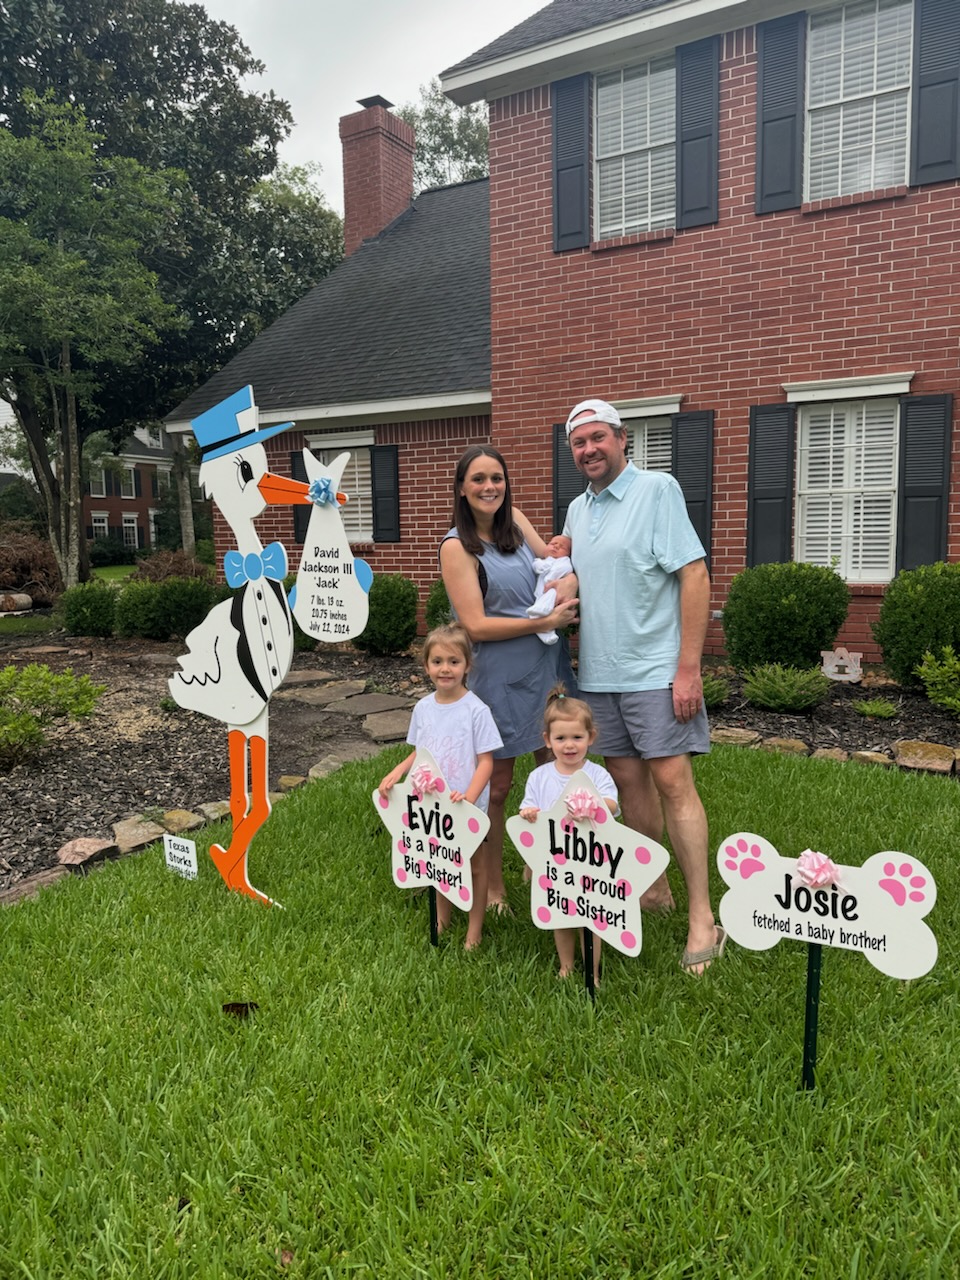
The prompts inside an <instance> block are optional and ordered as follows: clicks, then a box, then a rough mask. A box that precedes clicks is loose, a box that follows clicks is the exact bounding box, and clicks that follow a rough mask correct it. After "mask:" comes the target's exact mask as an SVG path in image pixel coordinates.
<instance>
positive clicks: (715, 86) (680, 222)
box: [677, 36, 720, 229]
mask: <svg viewBox="0 0 960 1280" xmlns="http://www.w3.org/2000/svg"><path fill="white" fill-rule="evenodd" d="M719 148H720V37H719V36H711V37H710V38H709V39H708V40H698V41H697V42H696V44H686V45H682V46H681V47H680V48H679V49H678V50H677V227H678V229H682V228H684V227H703V226H706V225H708V224H709V223H711V222H716V220H717V217H718V178H717V174H718V152H719Z"/></svg>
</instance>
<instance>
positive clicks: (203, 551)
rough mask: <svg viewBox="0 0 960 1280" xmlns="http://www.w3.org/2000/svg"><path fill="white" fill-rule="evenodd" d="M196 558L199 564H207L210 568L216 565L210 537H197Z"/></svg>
mask: <svg viewBox="0 0 960 1280" xmlns="http://www.w3.org/2000/svg"><path fill="white" fill-rule="evenodd" d="M197 559H198V560H199V561H200V563H201V564H208V565H210V566H211V568H212V567H214V566H215V565H216V563H217V558H216V555H215V554H214V550H213V539H212V538H198V539H197Z"/></svg>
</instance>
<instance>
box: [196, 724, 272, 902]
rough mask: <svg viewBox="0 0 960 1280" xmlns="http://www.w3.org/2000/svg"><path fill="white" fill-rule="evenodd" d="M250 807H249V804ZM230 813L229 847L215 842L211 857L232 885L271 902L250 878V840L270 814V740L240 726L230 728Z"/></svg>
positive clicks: (211, 848)
mask: <svg viewBox="0 0 960 1280" xmlns="http://www.w3.org/2000/svg"><path fill="white" fill-rule="evenodd" d="M248 745H249V750H250V789H249V791H248V789H247V747H248ZM248 806H249V807H248ZM230 815H231V817H232V818H233V834H232V836H231V839H230V846H229V848H227V849H224V848H222V847H221V846H220V845H216V844H215V845H211V847H210V857H211V858H212V859H213V863H214V866H215V867H216V868H217V870H218V871H219V872H220V874H221V876H222V877H223V879H224V880H225V882H226V884H227V885H228V887H229V888H231V889H235V890H236V891H237V892H238V893H244V894H246V895H247V896H248V897H251V898H256V899H257V900H258V901H259V902H264V903H268V904H270V903H271V899H270V898H268V897H267V896H266V894H263V893H261V892H260V891H259V890H258V889H254V888H253V886H252V885H251V884H250V881H249V879H248V878H247V850H248V849H249V848H250V841H251V840H252V839H253V837H254V836H255V835H256V834H257V832H258V831H259V830H260V828H261V827H262V826H263V824H264V823H265V822H266V820H267V818H268V817H269V816H270V797H269V794H268V792H267V740H266V738H262V737H259V736H256V737H252V738H249V739H248V738H247V736H246V734H245V733H243V732H242V730H240V729H232V730H231V731H230Z"/></svg>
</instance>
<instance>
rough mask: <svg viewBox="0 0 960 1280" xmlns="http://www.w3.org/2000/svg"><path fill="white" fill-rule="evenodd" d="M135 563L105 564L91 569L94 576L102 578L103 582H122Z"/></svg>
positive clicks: (131, 571) (133, 568) (128, 575)
mask: <svg viewBox="0 0 960 1280" xmlns="http://www.w3.org/2000/svg"><path fill="white" fill-rule="evenodd" d="M136 567H137V566H136V565H135V564H105V565H101V566H100V567H99V568H96V569H91V570H90V572H91V574H92V576H93V577H94V578H102V579H103V581H104V582H123V581H124V580H125V579H126V578H129V577H130V575H131V574H132V573H133V572H134V571H135V569H136Z"/></svg>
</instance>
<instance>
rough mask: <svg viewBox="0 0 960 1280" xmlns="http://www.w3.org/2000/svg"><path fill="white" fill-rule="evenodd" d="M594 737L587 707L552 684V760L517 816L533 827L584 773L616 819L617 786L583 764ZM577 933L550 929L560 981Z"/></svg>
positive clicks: (530, 784)
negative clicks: (544, 811) (546, 810)
mask: <svg viewBox="0 0 960 1280" xmlns="http://www.w3.org/2000/svg"><path fill="white" fill-rule="evenodd" d="M596 737H597V730H596V726H595V725H594V723H593V715H592V713H591V711H590V708H589V707H588V706H587V704H586V703H585V702H582V701H581V700H580V699H579V698H568V697H567V695H566V690H565V689H564V687H563V685H562V684H558V685H555V686H554V688H552V689H551V690H550V694H549V697H548V698H547V707H546V710H545V711H544V713H543V740H544V742H545V743H546V744H547V746H548V747H549V748H550V750H551V751H552V752H553V759H552V760H550V761H548V762H547V764H542V765H540V767H539V768H537V769H534V770H533V771H532V773H531V774H530V776H529V777H528V778H527V786H526V790H525V791H524V793H523V801H522V802H521V805H520V817H521V818H524V819H525V820H526V821H527V822H536V820H537V815H538V814H539V812H540V810H541V809H552V808H553V806H554V805H555V804H556V803H557V801H558V800H559V799H560V796H561V795H562V794H563V790H564V788H565V787H566V785H567V783H568V782H569V781H570V779H571V778H572V777H573V775H574V774H575V773H576V772H577V771H578V770H580V769H582V770H583V771H584V773H585V774H586V775H587V777H588V778H589V779H590V781H591V782H592V783H593V785H594V786H595V787H596V789H597V791H599V793H600V796H601V798H602V800H603V802H604V803H605V804H606V806H607V808H608V809H609V810H610V812H611V813H612V814H613V815H614V816H616V815H617V814H618V813H619V812H620V806H619V804H618V803H617V787H616V783H615V782H614V781H613V778H611V776H610V774H609V773H608V772H607V771H606V769H604V767H603V766H602V765H599V764H594V762H593V761H592V760H588V759H587V752H588V751H589V750H590V748H591V747H592V746H593V743H594V741H595V740H596ZM579 932H580V931H579V930H578V929H555V930H554V931H553V938H554V943H555V945H556V948H557V958H558V959H559V961H560V974H559V976H560V977H561V978H569V976H570V974H571V973H573V966H574V952H575V950H576V936H577V934H578V933H579ZM593 965H594V975H593V976H594V983H597V982H599V981H600V939H599V938H595V939H594V943H593Z"/></svg>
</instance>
